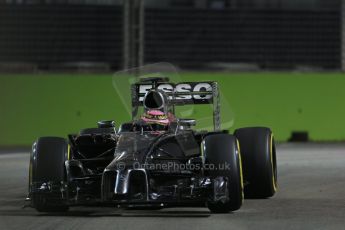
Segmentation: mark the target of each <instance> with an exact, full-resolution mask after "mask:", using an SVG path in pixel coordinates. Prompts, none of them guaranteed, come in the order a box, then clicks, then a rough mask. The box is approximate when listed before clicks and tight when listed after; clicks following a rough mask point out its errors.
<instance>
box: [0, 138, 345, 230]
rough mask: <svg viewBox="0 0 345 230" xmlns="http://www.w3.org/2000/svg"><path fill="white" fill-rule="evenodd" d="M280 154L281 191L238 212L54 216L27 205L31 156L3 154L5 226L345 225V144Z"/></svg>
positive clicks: (90, 211) (1, 211)
mask: <svg viewBox="0 0 345 230" xmlns="http://www.w3.org/2000/svg"><path fill="white" fill-rule="evenodd" d="M277 154H278V155H277V160H278V182H279V191H278V193H277V194H276V195H275V196H274V197H273V198H271V199H265V200H245V203H244V205H243V206H242V208H241V209H240V210H239V211H236V212H234V213H230V214H210V213H209V212H208V210H207V209H206V208H167V209H161V210H153V211H152V210H151V211H150V210H122V209H116V208H92V207H91V208H83V207H74V208H72V209H71V210H70V211H69V212H68V213H67V214H54V215H50V214H42V213H38V212H36V211H35V210H33V209H31V208H26V209H22V206H23V204H24V202H23V200H24V198H25V196H26V189H27V178H28V174H27V172H28V160H29V154H28V153H27V152H21V153H20V152H18V153H15V152H12V153H6V152H1V153H0V229H121V230H126V229H150V230H155V229H179V230H182V229H208V230H209V229H237V230H238V229H279V230H281V229H303V230H304V229H313V230H314V229H345V144H282V145H279V146H278V148H277Z"/></svg>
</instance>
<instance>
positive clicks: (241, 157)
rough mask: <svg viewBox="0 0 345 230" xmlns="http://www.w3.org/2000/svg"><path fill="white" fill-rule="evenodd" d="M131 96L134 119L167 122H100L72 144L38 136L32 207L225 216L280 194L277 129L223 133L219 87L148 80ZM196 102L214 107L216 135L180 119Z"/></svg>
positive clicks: (32, 162)
mask: <svg viewBox="0 0 345 230" xmlns="http://www.w3.org/2000/svg"><path fill="white" fill-rule="evenodd" d="M131 94H132V108H133V114H136V113H138V108H144V110H148V111H151V110H154V111H161V112H163V113H164V115H167V116H164V115H159V114H158V116H161V117H158V122H152V120H145V119H133V120H132V121H131V122H128V123H124V124H122V125H120V127H119V128H118V129H117V128H116V127H115V123H114V122H113V121H100V122H98V127H97V128H88V129H83V130H81V131H80V133H79V134H77V135H68V137H67V138H60V137H40V138H38V139H37V141H36V142H35V143H34V144H33V147H32V153H31V158H30V172H29V195H28V198H27V200H28V201H29V203H30V205H31V206H32V207H34V208H35V209H36V210H37V211H40V212H56V211H59V212H61V211H67V210H68V209H69V207H70V206H78V205H81V206H84V205H100V206H101V205H102V206H114V207H119V206H120V207H153V208H160V207H171V206H196V207H197V206H198V207H200V206H201V207H205V206H207V207H208V208H209V209H210V211H211V212H217V213H219V212H220V213H226V212H229V211H234V210H237V209H239V208H240V207H241V205H242V202H243V199H244V197H251V198H267V197H271V196H273V195H274V194H275V192H276V189H277V165H276V152H275V144H274V139H273V134H272V132H271V130H270V129H269V128H264V127H252V128H241V129H237V130H235V132H234V133H233V134H230V133H229V132H228V131H227V130H221V128H220V100H219V90H218V84H217V83H216V82H198V83H195V82H183V83H178V84H174V83H171V82H169V79H166V78H145V79H142V80H141V81H139V82H137V83H134V84H132V88H131ZM190 104H194V105H199V104H200V105H202V104H211V105H212V108H213V130H212V131H203V130H198V131H197V130H196V129H193V127H194V126H195V125H196V121H195V120H192V119H182V118H176V117H174V110H175V106H179V105H190ZM150 116H151V117H149V118H153V119H155V115H154V114H153V115H152V114H151V115H150ZM159 119H163V120H164V122H160V120H159ZM167 120H168V121H167ZM149 121H151V122H149Z"/></svg>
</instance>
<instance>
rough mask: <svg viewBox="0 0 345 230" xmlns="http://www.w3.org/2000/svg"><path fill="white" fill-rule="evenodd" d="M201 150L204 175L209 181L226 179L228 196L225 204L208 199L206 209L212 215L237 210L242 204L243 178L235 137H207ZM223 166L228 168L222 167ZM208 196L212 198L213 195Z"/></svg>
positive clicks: (223, 135)
mask: <svg viewBox="0 0 345 230" xmlns="http://www.w3.org/2000/svg"><path fill="white" fill-rule="evenodd" d="M202 148H203V153H202V154H203V156H204V159H205V167H206V166H207V167H208V169H206V168H205V174H206V175H207V176H209V177H210V178H211V179H214V178H219V177H223V178H226V181H227V185H228V188H227V189H228V195H229V197H228V201H227V202H222V201H217V202H215V201H214V200H212V199H208V201H207V207H208V208H209V209H210V211H211V212H213V213H228V212H230V211H235V210H237V209H239V208H240V207H241V206H242V203H243V177H242V165H241V154H240V152H239V148H238V142H237V140H236V137H235V136H232V135H229V134H215V135H209V136H206V137H205V139H204V140H203V142H202ZM206 164H207V165H206ZM225 164H227V165H228V166H229V167H223V166H224V165H225ZM212 165H213V167H211V166H212ZM210 195H211V196H212V197H213V196H214V194H213V193H212V194H210Z"/></svg>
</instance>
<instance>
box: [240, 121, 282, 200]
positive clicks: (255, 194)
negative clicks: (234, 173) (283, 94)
mask: <svg viewBox="0 0 345 230" xmlns="http://www.w3.org/2000/svg"><path fill="white" fill-rule="evenodd" d="M234 135H235V136H236V137H237V139H238V141H239V142H240V147H241V153H242V164H243V176H244V181H245V182H246V183H248V184H247V185H246V186H245V188H244V194H245V197H246V198H267V197H271V196H273V195H274V194H275V192H276V190H277V160H276V151H275V144H274V138H273V134H272V132H271V130H270V129H269V128H265V127H253V128H241V129H237V130H236V131H235V133H234Z"/></svg>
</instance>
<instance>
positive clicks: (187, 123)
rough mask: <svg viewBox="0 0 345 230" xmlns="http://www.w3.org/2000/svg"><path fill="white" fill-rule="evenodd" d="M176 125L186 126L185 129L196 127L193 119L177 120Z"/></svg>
mask: <svg viewBox="0 0 345 230" xmlns="http://www.w3.org/2000/svg"><path fill="white" fill-rule="evenodd" d="M177 123H178V124H179V125H180V126H186V127H191V126H196V121H195V120H194V119H179V120H178V121H177Z"/></svg>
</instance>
